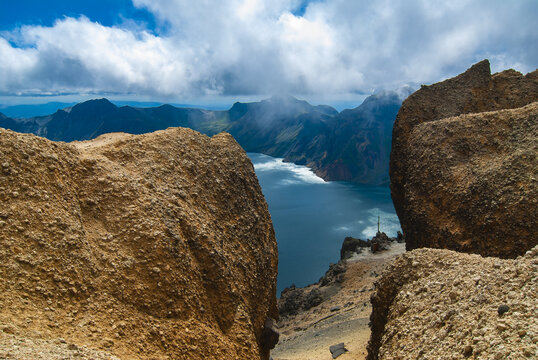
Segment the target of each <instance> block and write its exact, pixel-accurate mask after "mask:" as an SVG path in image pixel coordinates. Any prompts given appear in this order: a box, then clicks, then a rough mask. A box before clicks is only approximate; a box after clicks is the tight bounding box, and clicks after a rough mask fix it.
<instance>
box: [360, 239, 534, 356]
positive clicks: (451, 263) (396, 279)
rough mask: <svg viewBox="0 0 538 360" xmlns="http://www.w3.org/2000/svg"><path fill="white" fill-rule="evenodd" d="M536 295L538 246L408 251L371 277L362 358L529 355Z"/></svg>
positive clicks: (532, 341)
mask: <svg viewBox="0 0 538 360" xmlns="http://www.w3.org/2000/svg"><path fill="white" fill-rule="evenodd" d="M462 274H464V275H465V276H462ZM536 294H538V246H537V247H535V248H534V249H532V250H529V251H528V252H527V253H526V254H525V255H524V256H522V257H519V258H517V259H509V260H501V259H498V258H492V257H490V258H483V257H481V256H479V255H474V254H461V253H457V252H454V251H450V250H440V249H417V250H413V251H411V252H407V253H406V254H404V255H402V256H401V257H399V258H398V259H397V260H396V261H395V262H394V263H393V264H392V265H391V266H390V267H388V268H387V269H386V270H385V271H384V272H383V274H382V276H381V278H380V280H379V281H377V282H376V292H375V293H374V295H373V296H372V298H371V302H372V315H371V317H370V321H371V324H372V335H371V338H370V342H369V344H368V357H367V359H369V360H377V359H465V358H470V359H536V358H537V357H538V323H537V322H536V319H537V318H538V297H537V296H536Z"/></svg>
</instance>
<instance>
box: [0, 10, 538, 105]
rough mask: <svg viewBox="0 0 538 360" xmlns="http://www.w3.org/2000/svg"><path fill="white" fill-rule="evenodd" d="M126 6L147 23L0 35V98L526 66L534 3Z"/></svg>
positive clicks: (331, 81)
mask: <svg viewBox="0 0 538 360" xmlns="http://www.w3.org/2000/svg"><path fill="white" fill-rule="evenodd" d="M133 4H134V6H136V7H139V8H143V9H146V10H148V11H149V12H151V13H152V14H153V15H154V16H155V18H156V20H157V22H158V23H159V24H160V26H159V27H158V29H157V30H154V31H150V30H148V29H144V28H143V27H141V26H136V25H135V26H127V25H125V26H123V25H118V26H115V27H111V26H103V25H101V24H99V23H96V22H92V21H90V20H89V19H88V18H86V17H84V16H82V17H79V18H69V17H67V18H62V19H58V20H57V21H56V22H55V23H54V25H53V26H51V27H42V26H35V25H31V24H29V25H26V26H22V27H21V28H18V29H14V30H12V31H10V32H3V33H0V58H1V59H2V61H0V94H3V95H12V94H27V95H29V94H41V95H43V94H51V95H54V94H64V93H96V94H107V93H108V94H110V93H113V94H139V95H145V96H154V97H159V98H169V99H181V98H196V97H203V96H214V97H218V96H240V95H269V94H274V93H281V92H284V93H291V94H295V95H301V94H331V95H333V96H334V95H336V96H338V94H350V93H356V94H368V93H371V92H372V91H374V90H375V89H393V88H397V87H400V86H402V85H405V84H410V83H411V84H416V83H431V82H436V81H439V80H441V79H443V78H446V77H450V76H453V75H455V74H457V73H460V72H462V71H463V70H465V69H466V68H468V67H469V66H470V65H471V64H473V63H474V62H477V61H479V60H481V59H483V58H489V59H490V61H491V63H492V68H493V71H499V70H502V69H505V68H515V69H517V70H519V71H522V72H524V73H525V72H528V71H532V70H534V69H536V67H537V64H538V31H536V23H535V21H536V18H537V15H538V2H536V1H535V0H528V1H525V0H521V1H503V0H498V1H494V0H483V1H468V0H452V1H435V0H432V1H425V0H406V1H403V0H401V1H389V0H381V1H375V2H373V1H365V0H360V1H359V0H316V1H310V2H305V1H299V0H222V1H209V0H199V1H187V0H173V1H171V0H133ZM126 24H128V22H127V23H126ZM159 29H160V30H159Z"/></svg>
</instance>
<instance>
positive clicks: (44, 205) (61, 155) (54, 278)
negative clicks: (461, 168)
mask: <svg viewBox="0 0 538 360" xmlns="http://www.w3.org/2000/svg"><path fill="white" fill-rule="evenodd" d="M0 149H1V152H2V160H1V164H0V166H1V168H0V203H1V204H2V207H1V208H0V328H1V329H2V330H3V331H0V344H8V343H12V342H13V341H15V342H17V343H18V344H19V346H18V347H13V348H7V350H6V348H4V350H2V351H4V353H3V352H0V357H2V356H5V357H7V358H11V357H15V358H16V357H17V354H16V351H17V349H19V348H21V347H24V346H25V345H24V344H26V347H27V348H26V349H25V351H30V355H28V354H27V353H26V355H22V357H23V358H24V357H25V356H26V357H27V358H28V357H29V358H37V357H38V354H39V353H40V351H41V350H40V349H43V348H47V349H50V348H51V346H52V350H51V351H52V352H53V353H54V351H55V349H54V346H56V345H54V344H57V349H56V350H58V351H59V352H60V353H63V352H65V351H72V353H71V355H69V356H78V355H77V354H79V355H83V356H84V354H88V352H90V355H88V356H89V357H90V358H92V357H97V355H95V354H97V353H96V352H102V351H105V352H106V353H107V354H112V355H114V356H117V357H119V358H148V359H149V358H152V359H165V358H176V359H256V358H258V359H266V358H268V353H269V349H268V348H269V347H271V346H272V345H273V344H272V343H271V342H272V341H271V340H273V341H274V339H272V336H271V335H272V334H271V333H270V332H268V331H267V330H264V327H265V323H266V319H267V318H268V317H277V316H278V314H277V308H276V297H275V291H276V276H277V246H276V241H275V237H274V232H273V228H272V224H271V219H270V216H269V213H268V210H267V205H266V203H265V200H264V198H263V195H262V193H261V189H260V187H259V185H258V182H257V179H256V176H255V174H254V169H253V167H252V164H251V163H250V161H249V159H248V158H247V156H246V155H245V153H244V151H243V150H242V149H241V148H240V147H239V145H238V144H237V143H236V142H235V141H234V140H233V138H232V137H231V136H230V135H227V134H219V135H216V136H214V137H213V138H208V137H206V136H205V135H201V134H199V133H197V132H195V131H192V130H188V129H181V128H176V129H168V130H165V131H159V132H155V133H151V134H147V135H139V136H134V135H127V134H108V135H103V136H101V137H99V138H97V139H95V140H92V141H88V142H80V143H54V142H51V141H48V140H46V139H43V138H39V137H36V136H33V135H23V134H18V133H14V132H12V131H9V130H3V129H0ZM17 339H22V341H18V340H17ZM22 343H24V344H22ZM21 344H22V345H21ZM27 344H37V345H39V346H37V345H36V348H35V351H34V353H33V355H32V354H31V352H32V346H30V349H28V345H27ZM51 344H52V345H51ZM88 349H89V350H88ZM90 350H91V351H90ZM6 351H7V354H6V353H5V352H6ZM92 351H96V352H94V353H93V355H91V353H92ZM10 352H11V355H10V354H9V353H10ZM19 355H20V354H19ZM57 356H58V357H62V356H64V355H61V356H60V355H57ZM106 357H107V356H106V355H105V356H104V357H103V358H106ZM49 358H53V356H52V355H51V356H50V357H49Z"/></svg>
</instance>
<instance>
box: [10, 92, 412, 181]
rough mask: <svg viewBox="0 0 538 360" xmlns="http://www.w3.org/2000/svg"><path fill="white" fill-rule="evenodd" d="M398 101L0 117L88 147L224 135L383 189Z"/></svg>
mask: <svg viewBox="0 0 538 360" xmlns="http://www.w3.org/2000/svg"><path fill="white" fill-rule="evenodd" d="M401 102H402V96H400V95H398V93H396V92H394V91H392V92H383V93H378V94H375V95H372V96H370V97H368V98H367V99H366V100H365V101H364V102H363V103H362V104H361V105H359V106H357V107H356V108H353V109H346V110H343V111H341V112H338V111H337V110H336V109H334V108H333V107H331V106H328V105H311V104H309V103H308V102H307V101H305V100H299V99H297V98H295V97H293V96H291V95H275V96H272V97H271V98H268V99H265V100H262V101H259V102H250V103H241V102H236V103H234V104H233V105H232V106H231V107H230V109H228V110H204V109H198V108H183V107H175V106H173V105H168V104H164V105H160V106H158V107H147V108H142V107H133V106H129V105H125V106H117V105H115V104H113V103H112V102H110V101H109V100H108V99H106V98H101V99H93V100H88V101H85V102H82V103H79V104H76V105H74V106H72V107H69V108H65V109H60V110H57V111H56V112H55V113H53V114H50V115H46V116H36V117H32V118H27V119H14V118H10V117H7V116H4V117H0V127H4V128H7V129H10V130H14V131H18V132H23V133H33V134H36V135H39V136H43V137H46V138H48V139H49V140H55V141H66V142H70V141H74V140H90V139H93V138H96V137H97V136H99V135H102V134H105V133H111V132H126V133H131V134H142V133H148V132H152V131H156V130H162V129H166V128H168V127H186V128H191V129H193V130H196V131H199V132H201V133H204V134H206V135H208V136H213V135H215V134H217V133H220V132H223V131H226V132H229V133H230V134H231V135H232V136H233V137H234V138H235V139H236V140H237V141H238V143H239V144H240V145H241V146H242V147H243V148H244V149H245V150H246V151H247V152H259V153H263V154H266V155H270V156H274V157H280V158H283V159H284V160H285V161H289V162H294V163H296V164H298V165H306V166H308V167H310V168H312V170H313V171H314V172H315V173H316V174H317V175H318V176H320V177H322V178H323V179H325V180H332V181H351V182H356V183H362V184H370V185H387V184H388V179H389V177H388V162H389V158H388V154H389V153H390V144H391V135H392V132H391V130H390V129H392V124H393V122H394V119H395V117H396V113H397V111H398V109H399V108H400V105H401Z"/></svg>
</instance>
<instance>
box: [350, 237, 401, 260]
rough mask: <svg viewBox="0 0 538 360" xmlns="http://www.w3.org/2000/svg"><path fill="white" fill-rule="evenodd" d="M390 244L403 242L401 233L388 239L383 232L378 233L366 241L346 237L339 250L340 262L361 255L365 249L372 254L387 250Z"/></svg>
mask: <svg viewBox="0 0 538 360" xmlns="http://www.w3.org/2000/svg"><path fill="white" fill-rule="evenodd" d="M392 242H399V243H402V242H404V238H403V235H402V233H400V232H399V231H398V237H396V238H389V236H388V235H387V234H385V233H384V232H381V231H378V232H377V233H376V234H375V236H374V237H373V238H372V239H368V240H361V239H357V238H354V237H351V236H348V237H346V238H345V239H344V242H343V243H342V247H341V248H340V260H346V259H349V258H350V257H352V256H353V255H354V254H360V253H362V252H363V251H364V250H365V249H370V251H371V252H373V253H376V252H379V251H384V250H388V249H389V248H390V245H391V243H392Z"/></svg>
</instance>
